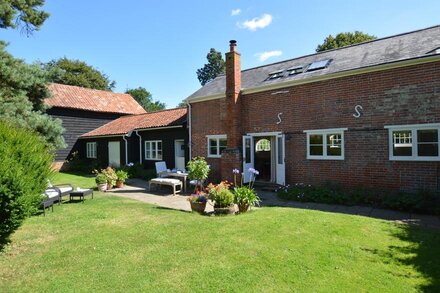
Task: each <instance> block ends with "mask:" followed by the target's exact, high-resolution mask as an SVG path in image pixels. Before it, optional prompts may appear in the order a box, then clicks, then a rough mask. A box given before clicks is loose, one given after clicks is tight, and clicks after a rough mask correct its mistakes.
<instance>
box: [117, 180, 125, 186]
mask: <svg viewBox="0 0 440 293" xmlns="http://www.w3.org/2000/svg"><path fill="white" fill-rule="evenodd" d="M116 187H117V188H122V187H124V181H122V180H117V181H116Z"/></svg>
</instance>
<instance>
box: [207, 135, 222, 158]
mask: <svg viewBox="0 0 440 293" xmlns="http://www.w3.org/2000/svg"><path fill="white" fill-rule="evenodd" d="M207 137H208V157H210V158H220V157H221V155H222V151H223V150H224V149H226V147H227V140H226V135H208V136H207Z"/></svg>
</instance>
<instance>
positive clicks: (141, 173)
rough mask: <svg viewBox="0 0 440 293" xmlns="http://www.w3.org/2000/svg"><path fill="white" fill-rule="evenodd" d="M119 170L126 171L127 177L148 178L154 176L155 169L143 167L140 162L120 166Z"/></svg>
mask: <svg viewBox="0 0 440 293" xmlns="http://www.w3.org/2000/svg"><path fill="white" fill-rule="evenodd" d="M121 170H124V171H125V172H127V173H128V177H129V178H139V179H144V180H150V179H152V178H154V177H156V171H155V170H154V169H145V168H144V166H143V165H142V164H140V163H136V164H133V163H130V165H127V166H124V167H122V168H121Z"/></svg>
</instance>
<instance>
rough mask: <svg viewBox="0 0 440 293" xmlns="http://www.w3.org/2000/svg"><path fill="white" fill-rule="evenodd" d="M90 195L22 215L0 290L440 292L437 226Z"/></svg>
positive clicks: (3, 262) (69, 178) (59, 178)
mask: <svg viewBox="0 0 440 293" xmlns="http://www.w3.org/2000/svg"><path fill="white" fill-rule="evenodd" d="M54 182H59V183H63V182H71V183H73V184H74V185H80V186H81V187H88V186H93V185H94V181H93V178H83V177H79V176H73V175H67V174H57V175H56V178H54ZM95 194H96V197H95V199H93V200H91V199H87V200H86V201H85V202H84V203H80V202H78V203H72V204H70V203H65V204H63V205H61V206H57V205H56V206H55V210H54V212H53V213H52V212H49V213H48V214H47V216H46V217H44V216H42V215H40V216H35V217H32V218H30V219H28V220H26V221H25V223H24V225H23V226H22V227H21V228H20V229H19V230H18V231H17V232H16V233H15V234H14V235H13V237H12V244H11V245H10V246H9V247H7V248H6V249H4V251H3V252H2V253H1V254H0V292H11V291H12V292H14V291H23V292H24V291H26V292H42V291H46V292H65V291H78V292H93V291H111V292H114V291H127V290H128V291H145V292H149V291H183V292H190V291H214V292H229V291H236V292H255V291H257V292H291V291H298V292H416V291H432V292H435V291H437V292H439V291H440V283H439V280H440V231H437V230H428V229H421V228H417V227H409V226H406V225H397V224H394V223H391V222H387V221H382V220H377V219H370V218H366V217H359V216H351V215H343V214H334V213H325V212H319V211H311V210H301V209H293V208H277V207H273V208H261V209H259V210H256V211H254V212H251V213H248V214H244V215H240V216H230V217H204V216H199V215H197V214H191V213H186V212H180V211H174V210H168V209H162V208H158V207H155V206H152V205H148V204H145V203H141V202H137V201H133V200H128V199H122V198H119V197H114V196H111V195H108V194H103V193H95Z"/></svg>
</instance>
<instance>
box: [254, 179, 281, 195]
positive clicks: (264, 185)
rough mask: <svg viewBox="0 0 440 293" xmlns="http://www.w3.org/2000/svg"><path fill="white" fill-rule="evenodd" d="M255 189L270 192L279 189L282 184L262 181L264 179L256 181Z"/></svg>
mask: <svg viewBox="0 0 440 293" xmlns="http://www.w3.org/2000/svg"><path fill="white" fill-rule="evenodd" d="M254 187H255V189H257V190H261V191H270V192H276V191H277V189H279V188H280V187H281V185H279V184H276V183H272V182H262V181H256V182H255V184H254Z"/></svg>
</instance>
